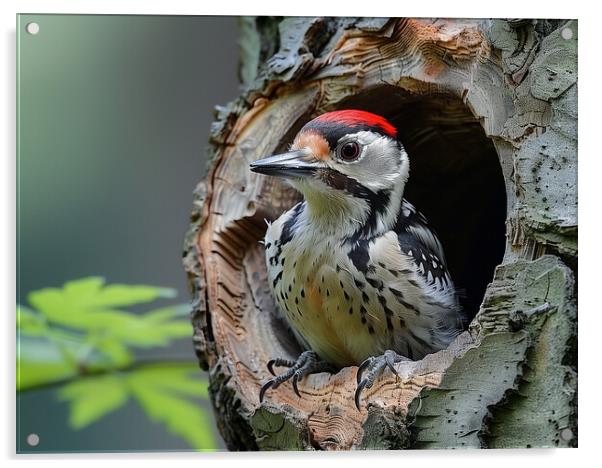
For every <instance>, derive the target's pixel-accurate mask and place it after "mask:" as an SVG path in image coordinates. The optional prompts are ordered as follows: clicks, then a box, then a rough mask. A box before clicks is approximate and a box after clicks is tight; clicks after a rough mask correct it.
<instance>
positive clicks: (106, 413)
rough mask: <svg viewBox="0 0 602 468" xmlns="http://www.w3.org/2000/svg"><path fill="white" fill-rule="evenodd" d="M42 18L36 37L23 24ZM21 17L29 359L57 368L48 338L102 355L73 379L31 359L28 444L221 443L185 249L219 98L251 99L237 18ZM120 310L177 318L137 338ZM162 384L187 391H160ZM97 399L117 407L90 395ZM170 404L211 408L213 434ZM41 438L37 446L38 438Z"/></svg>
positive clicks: (119, 447) (24, 398) (22, 246)
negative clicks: (194, 335) (245, 92)
mask: <svg viewBox="0 0 602 468" xmlns="http://www.w3.org/2000/svg"><path fill="white" fill-rule="evenodd" d="M30 22H36V23H38V24H39V27H40V30H39V33H38V34H36V35H31V34H28V33H27V32H26V31H25V26H26V25H27V24H28V23H30ZM17 23H18V24H17V45H18V53H17V62H18V65H17V66H18V70H17V73H18V78H17V82H18V98H17V100H18V101H17V102H18V138H17V145H18V185H17V186H18V197H17V203H18V214H17V216H18V220H17V229H18V232H17V245H18V253H17V301H18V303H19V304H21V305H23V306H24V307H27V308H23V309H22V312H21V313H20V314H19V317H20V326H21V328H22V332H21V333H19V335H20V336H19V338H20V339H19V352H20V353H21V355H22V356H25V355H28V354H29V355H32V356H33V357H34V359H40V362H42V363H43V361H44V359H47V358H48V357H49V352H48V346H54V347H55V348H57V349H60V350H61V352H63V351H64V352H65V353H66V355H69V356H72V355H75V356H80V355H81V353H82V349H84V350H85V351H86V354H85V356H86V359H88V360H89V362H88V361H86V362H85V364H86V365H85V366H82V365H81V363H79V364H78V363H77V362H75V363H74V365H75V366H76V367H74V369H76V373H78V372H79V373H80V374H81V375H80V377H79V379H77V378H76V379H75V380H70V377H69V376H68V375H67V376H66V377H65V376H63V377H64V378H59V377H60V376H59V377H57V376H54V377H53V378H49V379H47V380H44V378H45V377H44V376H43V375H41V374H40V373H39V372H37V371H35V370H36V369H48V366H45V365H43V366H41V367H40V366H39V364H40V362H37V363H36V362H33V363H32V362H29V363H28V366H29V367H25V366H23V365H20V366H19V369H18V373H19V370H20V371H21V374H22V375H21V378H23V376H25V377H28V378H29V379H30V380H22V386H23V387H24V388H23V389H22V390H21V391H19V392H18V394H17V404H18V408H17V450H18V451H20V452H38V451H42V452H52V451H60V452H66V451H69V452H73V451H135V450H161V451H164V450H187V449H191V447H193V446H194V448H196V449H211V448H214V447H219V448H223V444H222V443H221V441H220V439H219V436H218V434H217V432H216V430H215V427H214V423H213V418H212V412H211V408H210V405H209V402H208V400H207V399H206V396H205V397H203V395H202V393H203V389H204V388H205V387H206V383H205V380H204V379H203V376H202V374H201V372H200V371H198V372H197V371H196V359H195V356H194V353H193V350H192V344H191V339H190V335H191V330H190V331H189V332H188V331H187V330H186V329H184V328H182V327H183V324H184V323H185V321H187V320H188V318H187V316H186V313H185V311H186V309H185V308H184V309H183V308H182V307H178V305H179V304H180V305H181V304H185V303H187V301H188V299H189V296H188V289H187V285H186V278H185V275H184V272H183V268H182V265H181V246H182V242H183V237H184V233H185V231H186V229H187V226H188V215H189V212H190V208H191V202H192V190H193V188H194V186H195V185H196V183H197V182H198V180H200V179H201V177H203V176H204V174H205V164H206V163H205V149H206V146H207V143H206V142H207V138H208V131H209V127H210V123H211V121H212V115H213V107H214V106H215V105H218V104H224V103H227V102H228V101H230V100H232V99H233V98H234V97H235V96H236V95H237V94H238V86H239V85H238V78H237V57H238V44H237V41H238V23H237V18H234V17H193V16H111V15H106V16H104V15H102V16H96V15H95V16H86V15H19V16H18V21H17ZM98 277H102V278H104V280H105V281H106V284H107V285H109V284H117V285H122V286H115V287H113V286H110V287H108V288H107V287H105V285H104V284H103V281H102V280H101V279H100V278H98ZM86 278H87V279H86ZM65 283H68V285H67V286H66V287H65V288H64V289H61V288H63V284H65ZM128 285H152V286H157V287H160V288H162V289H157V288H147V289H144V288H142V289H141V288H136V287H130V286H128ZM48 288H51V289H48ZM103 288H104V289H103ZM165 288H169V289H165ZM91 291H92V292H91ZM32 302H33V303H32ZM65 304H67V305H65ZM57 307H58V309H57ZM67 309H69V311H70V312H69V313H70V314H71V315H68V314H67V313H66V312H65V313H64V314H63V312H62V311H63V310H67ZM57 310H58V312H57ZM183 310H184V312H183ZM149 311H154V312H153V313H154V315H153V313H148V312H149ZM112 313H114V314H117V315H115V317H118V318H119V319H120V320H121V319H123V320H122V321H121V322H119V323H124V324H126V325H123V327H126V326H130V325H131V326H132V327H142V328H140V329H141V330H142V329H143V328H144V326H146V325H148V321H149V320H150V321H153V320H158V321H163V322H161V325H160V326H159V325H157V327H158V328H157V330H163V331H162V333H163V335H161V336H158V337H155V341H153V340H152V339H149V340H147V341H148V342H147V343H146V344H144V343H143V344H141V343H136V342H135V340H132V339H131V337H130V338H128V336H122V335H123V334H122V333H121V330H122V329H123V328H119V327H118V326H117V325H115V323H117V322H118V321H115V320H114V321H112V322H111V323H112V324H113V325H111V326H108V325H107V324H106V323H104V322H103V317H104V318H107V317H110V316H111V315H110V314H112ZM147 313H148V314H147ZM53 314H54V315H53ZM84 314H87V315H85V317H87V318H85V319H82V317H84ZM103 314H104V315H103ZM107 314H109V315H107ZM145 314H146V315H145ZM69 317H70V318H69ZM145 317H146V318H145ZM153 317H154V318H153ZM170 321H172V322H173V323H172V322H170ZM128 324H130V325H128ZM145 324H146V325H145ZM161 327H162V328H161ZM21 335H23V336H21ZM147 336H148V334H147ZM53 337H54V338H53ZM99 337H100V338H99ZM101 338H102V340H104V341H99V340H100V339H101ZM53 340H54V341H53ZM107 340H109V341H108V343H109V344H107ZM111 340H112V341H111ZM128 340H129V341H128ZM49 343H50V344H49ZM101 344H102V346H101ZM84 346H87V348H85V347H84ZM103 346H104V347H103ZM73 350H75V351H73ZM24 351H27V352H24ZM72 351H73V352H72ZM36 353H37V354H36ZM59 354H60V353H59ZM130 354H131V356H130ZM128 357H130V358H131V359H129V360H128V359H127V358H128ZM120 359H121V360H120ZM161 362H165V363H167V364H165V365H164V367H161V365H160V366H159V367H158V368H157V367H153V366H152V364H153V363H161ZM147 365H150V367H145V366H147ZM36 366H38V367H36ZM165 366H167V367H168V368H167V367H165ZM157 369H158V370H157ZM133 372H136V373H137V374H136V375H135V376H134V377H132V375H133ZM139 375H143V378H142V377H140V378H138V377H137V376H139ZM82 376H84V377H82ZM107 376H108V377H107ZM51 377H52V376H51ZM76 377H77V376H76ZM31 378H34V380H35V378H38V380H39V381H38V382H37V383H35V382H34V381H32V380H31ZM103 379H104V380H103ZM141 379H142V380H141ZM23 382H30V384H31V382H34V384H32V385H30V384H27V385H26V384H24V383H23ZM136 382H138V383H140V382H142V383H141V385H138V386H136V385H137V384H136ZM153 382H155V383H156V385H157V389H159V388H160V390H161V392H163V391H165V392H168V391H170V392H172V391H173V392H175V393H169V394H168V393H160V392H159V390H157V392H156V394H154V396H153V395H151V396H150V397H148V398H146V396H148V392H145V390H146V389H148V388H149V385H151V386H152V385H155V384H154V383H153ZM68 385H71V386H70V387H69V386H68ZM25 387H27V388H25ZM124 388H127V390H124ZM137 388H138V389H142V390H144V391H142V392H138V393H136V392H137V390H136V389H137ZM153 388H154V387H153ZM118 389H120V390H118ZM128 392H129V393H128ZM95 393H96V394H97V395H99V396H102V397H103V398H104V403H99V401H101V400H99V399H94V398H92V399H91V400H92V401H90V402H88V401H86V399H90V395H94V394H95ZM197 393H200V394H199V395H198V397H197ZM145 395H146V396H145ZM176 395H177V397H176ZM172 397H173V398H172ZM153 398H154V399H153ZM161 398H163V400H161ZM169 398H172V400H173V401H172V403H173V404H174V405H176V407H177V408H179V409H180V410H182V409H183V408H186V406H185V405H186V404H193V405H194V407H197V408H200V411H201V412H199V414H198V416H199V418H201V419H202V418H204V417H205V416H207V417H208V421H210V422H209V423H208V424H209V425H210V431H211V434H210V435H208V436H207V437H206V438H204V439H203V434H198V433H197V434H191V433H190V432H191V428H186V427H177V426H178V418H177V417H172V416H173V413H176V412H177V411H176V410H174V411H172V412H171V413H170V414H167V415H166V414H164V415H161V414H159V413H160V412H159V413H157V412H156V411H154V412H153V404H155V406H157V405H158V406H162V405H163V406H164V405H165V402H166V401H167V400H169ZM169 401H171V400H169ZM145 402H146V403H145ZM161 402H162V403H161ZM186 402H188V403H186ZM86 405H87V406H86ZM94 405H96V407H95V406H94ZM103 405H104V406H103ZM178 405H179V406H178ZM170 418H171V420H169V419H170ZM201 419H199V421H200V420H201ZM186 431H188V433H187V432H186ZM30 434H37V435H38V436H39V443H38V445H36V446H30V445H28V444H27V437H28V435H30ZM194 441H197V442H196V446H195V442H194ZM199 444H201V445H202V446H198V445H199Z"/></svg>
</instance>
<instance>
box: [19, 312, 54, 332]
mask: <svg viewBox="0 0 602 468" xmlns="http://www.w3.org/2000/svg"><path fill="white" fill-rule="evenodd" d="M17 328H18V329H19V333H24V334H26V335H29V336H43V335H44V334H46V333H47V332H48V326H47V323H46V319H45V318H44V316H43V315H41V314H39V313H37V312H35V311H33V310H31V309H29V308H28V307H25V306H22V305H17Z"/></svg>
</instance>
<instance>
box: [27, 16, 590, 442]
mask: <svg viewBox="0 0 602 468" xmlns="http://www.w3.org/2000/svg"><path fill="white" fill-rule="evenodd" d="M577 41H578V28H577V21H576V20H553V19H547V20H537V19H536V20H532V19H494V20H492V19H460V18H458V19H453V18H452V19H450V18H447V19H425V18H347V17H337V18H325V17H315V18H314V17H312V18H310V17H225V16H224V17H210V16H137V15H129V16H127V15H123V16H121V15H35V14H22V15H19V16H18V19H17V72H18V79H17V104H18V108H17V123H18V135H17V146H18V148H17V150H18V154H17V163H18V164H17V192H18V193H17V216H18V223H17V243H18V253H17V311H16V321H17V323H16V325H17V451H18V452H19V453H37V452H46V453H47V452H101V451H102V452H105V451H187V450H195V451H210V450H232V451H235V450H316V449H318V450H322V449H323V450H327V449H328V450H331V449H334V450H354V449H389V450H397V449H434V448H448V449H451V448H519V447H523V448H524V447H575V446H577V438H576V434H577V422H576V421H577V409H576V401H577V390H576V389H577V373H576V361H577V357H576V342H577V334H576V325H577V318H576V313H577V308H576V307H577V305H576V287H577V283H576V281H577V278H576V270H577V259H578V250H577V226H578V224H577ZM551 343H553V346H550V344H551Z"/></svg>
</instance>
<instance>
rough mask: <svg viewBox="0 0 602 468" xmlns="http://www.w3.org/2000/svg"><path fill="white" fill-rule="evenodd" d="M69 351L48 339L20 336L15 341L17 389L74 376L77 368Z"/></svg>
mask: <svg viewBox="0 0 602 468" xmlns="http://www.w3.org/2000/svg"><path fill="white" fill-rule="evenodd" d="M70 353H71V351H70V350H68V349H67V350H65V349H62V348H61V347H60V346H58V345H57V344H56V343H54V342H51V341H49V340H44V339H36V338H29V337H26V336H20V337H19V338H18V341H17V390H19V391H20V390H27V389H28V388H32V387H37V386H40V385H46V384H51V383H54V382H60V381H61V380H65V379H68V378H71V377H74V376H76V375H77V373H78V368H77V365H76V364H75V361H74V360H73V359H72V358H71V354H70Z"/></svg>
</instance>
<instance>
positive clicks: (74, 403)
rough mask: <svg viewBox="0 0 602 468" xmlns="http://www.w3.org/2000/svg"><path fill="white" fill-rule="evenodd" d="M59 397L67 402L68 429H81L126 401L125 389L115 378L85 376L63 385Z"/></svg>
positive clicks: (121, 380)
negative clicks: (69, 427)
mask: <svg viewBox="0 0 602 468" xmlns="http://www.w3.org/2000/svg"><path fill="white" fill-rule="evenodd" d="M58 397H59V399H60V400H61V401H66V402H68V403H69V426H71V428H73V429H82V428H84V427H86V426H88V425H90V424H92V423H93V422H95V421H97V420H99V419H100V418H102V417H103V416H105V415H106V414H108V413H110V412H112V411H115V410H116V409H118V408H120V407H122V406H123V405H124V404H125V403H126V402H127V400H128V398H129V394H128V387H127V385H125V383H124V381H123V379H122V378H120V377H117V376H114V375H102V376H98V377H96V376H95V377H86V378H83V379H79V380H75V381H73V382H70V383H68V384H67V385H65V386H63V387H62V388H61V389H60V390H59V392H58Z"/></svg>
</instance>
